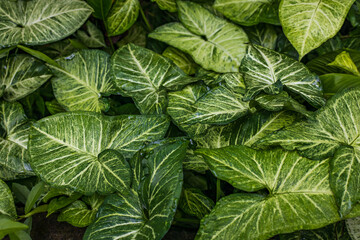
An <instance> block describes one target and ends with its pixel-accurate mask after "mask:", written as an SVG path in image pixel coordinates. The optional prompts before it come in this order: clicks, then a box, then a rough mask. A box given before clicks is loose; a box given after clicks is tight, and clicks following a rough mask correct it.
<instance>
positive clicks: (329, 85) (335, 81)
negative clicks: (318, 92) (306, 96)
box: [320, 73, 360, 97]
mask: <svg viewBox="0 0 360 240" xmlns="http://www.w3.org/2000/svg"><path fill="white" fill-rule="evenodd" d="M320 80H321V82H322V84H323V88H324V95H325V96H328V97H331V96H333V95H335V94H336V93H337V92H341V91H343V90H345V89H347V88H355V87H360V78H359V77H358V76H354V75H350V74H343V73H329V74H325V75H322V76H320Z"/></svg>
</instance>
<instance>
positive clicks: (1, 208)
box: [0, 179, 17, 232]
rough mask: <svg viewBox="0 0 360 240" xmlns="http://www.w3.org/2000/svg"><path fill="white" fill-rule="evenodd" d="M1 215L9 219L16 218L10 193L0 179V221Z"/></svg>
mask: <svg viewBox="0 0 360 240" xmlns="http://www.w3.org/2000/svg"><path fill="white" fill-rule="evenodd" d="M1 215H7V216H9V217H11V218H16V216H17V215H16V209H15V204H14V198H13V196H12V194H11V191H10V189H9V187H8V186H7V185H6V183H5V182H3V181H2V180H1V179H0V221H1V220H3V219H2V218H1ZM1 226H2V224H0V230H1ZM0 232H1V231H0Z"/></svg>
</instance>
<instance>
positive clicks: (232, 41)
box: [149, 1, 248, 73]
mask: <svg viewBox="0 0 360 240" xmlns="http://www.w3.org/2000/svg"><path fill="white" fill-rule="evenodd" d="M177 4H178V10H179V18H180V21H181V23H182V24H180V23H168V24H165V25H162V26H160V27H158V28H157V29H155V31H153V32H152V33H150V34H149V37H150V38H154V39H156V40H159V41H162V42H165V43H167V44H169V45H171V46H173V47H175V48H178V49H180V50H181V51H183V52H185V53H188V54H189V55H190V56H192V57H193V59H194V61H195V62H196V63H197V64H199V65H201V66H202V67H203V68H205V69H208V70H213V71H216V72H220V73H222V72H238V71H239V70H238V68H239V66H240V63H241V60H242V59H243V57H244V55H245V50H246V47H247V43H248V38H247V36H246V34H245V32H244V31H243V29H242V28H240V27H238V26H236V25H234V24H232V23H229V22H227V21H226V20H224V19H221V18H218V17H216V16H215V15H213V14H212V13H210V12H209V11H208V10H206V9H205V8H203V7H201V6H200V5H198V4H195V3H192V2H184V1H178V2H177Z"/></svg>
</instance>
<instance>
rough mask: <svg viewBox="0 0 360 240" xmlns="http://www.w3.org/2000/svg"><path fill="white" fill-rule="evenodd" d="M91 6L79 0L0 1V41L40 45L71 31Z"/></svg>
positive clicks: (55, 39) (80, 22)
mask: <svg viewBox="0 0 360 240" xmlns="http://www.w3.org/2000/svg"><path fill="white" fill-rule="evenodd" d="M92 11H93V10H92V8H91V7H90V6H89V5H88V4H86V2H84V1H81V0H62V1H58V0H30V1H22V0H21V1H18V2H14V1H12V0H4V1H2V3H1V6H0V14H1V16H2V18H1V20H0V43H1V45H2V46H13V45H17V44H26V45H41V44H46V43H50V42H56V41H58V40H61V39H63V38H65V37H67V36H69V35H71V34H72V33H74V32H75V31H76V30H77V29H78V28H79V27H80V26H81V25H83V24H84V22H85V21H86V19H87V18H88V17H89V16H90V14H91V12H92Z"/></svg>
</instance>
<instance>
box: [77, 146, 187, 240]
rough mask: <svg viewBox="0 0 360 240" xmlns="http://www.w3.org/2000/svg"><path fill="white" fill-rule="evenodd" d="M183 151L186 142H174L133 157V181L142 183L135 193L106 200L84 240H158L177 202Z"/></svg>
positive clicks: (134, 186) (118, 195)
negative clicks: (101, 239) (100, 239)
mask: <svg viewBox="0 0 360 240" xmlns="http://www.w3.org/2000/svg"><path fill="white" fill-rule="evenodd" d="M186 148H187V142H186V141H181V140H176V141H174V142H170V143H166V142H165V143H164V144H161V143H160V144H156V145H155V146H154V148H153V147H150V148H149V150H150V149H151V150H150V151H149V152H146V153H145V155H146V157H145V156H141V154H140V153H138V154H136V155H135V157H134V159H133V162H134V163H135V165H137V166H138V167H135V169H137V170H136V171H134V173H135V179H138V180H140V179H141V183H140V182H137V181H135V182H133V188H134V189H132V190H129V191H126V192H124V193H123V194H117V195H110V196H109V197H107V198H106V200H105V202H104V204H103V205H102V206H101V208H100V210H99V213H98V218H97V220H96V221H95V222H94V223H93V224H92V225H90V226H89V227H88V228H87V230H86V232H85V236H84V240H89V239H99V238H103V239H116V238H117V239H119V238H123V239H140V238H141V239H161V238H162V237H163V236H164V235H165V233H166V232H167V231H168V229H169V228H170V226H171V222H172V219H173V217H174V215H175V210H176V207H177V202H178V199H179V198H180V194H181V188H182V178H183V177H182V164H181V163H182V160H183V159H184V157H185V152H186ZM143 155H144V154H143ZM142 161H144V162H143V164H142ZM141 166H142V167H141ZM139 184H140V185H139ZM114 222H116V224H113V223H114Z"/></svg>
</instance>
